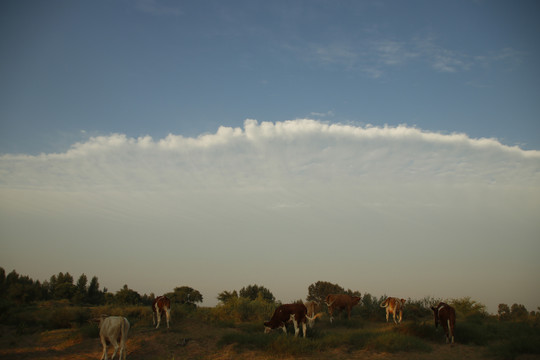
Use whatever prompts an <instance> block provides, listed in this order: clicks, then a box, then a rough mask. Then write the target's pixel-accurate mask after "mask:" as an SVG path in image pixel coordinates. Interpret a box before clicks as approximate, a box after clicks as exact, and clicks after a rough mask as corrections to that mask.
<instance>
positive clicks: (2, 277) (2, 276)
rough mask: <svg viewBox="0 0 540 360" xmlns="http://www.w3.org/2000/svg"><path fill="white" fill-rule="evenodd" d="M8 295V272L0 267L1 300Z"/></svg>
mask: <svg viewBox="0 0 540 360" xmlns="http://www.w3.org/2000/svg"><path fill="white" fill-rule="evenodd" d="M5 295H6V271H5V270H4V268H3V267H0V298H3V297H5Z"/></svg>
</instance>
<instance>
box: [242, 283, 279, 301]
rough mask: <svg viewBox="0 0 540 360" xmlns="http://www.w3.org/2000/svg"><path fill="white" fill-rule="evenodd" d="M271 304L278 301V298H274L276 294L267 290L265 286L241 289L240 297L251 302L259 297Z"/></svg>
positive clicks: (251, 286) (250, 286)
mask: <svg viewBox="0 0 540 360" xmlns="http://www.w3.org/2000/svg"><path fill="white" fill-rule="evenodd" d="M259 294H260V297H261V298H262V299H263V300H265V301H269V302H274V301H276V298H275V297H274V294H272V293H271V292H270V290H268V289H267V288H265V287H264V286H259V285H249V286H247V287H243V288H242V289H240V297H243V298H247V299H250V300H255V299H257V298H258V297H259Z"/></svg>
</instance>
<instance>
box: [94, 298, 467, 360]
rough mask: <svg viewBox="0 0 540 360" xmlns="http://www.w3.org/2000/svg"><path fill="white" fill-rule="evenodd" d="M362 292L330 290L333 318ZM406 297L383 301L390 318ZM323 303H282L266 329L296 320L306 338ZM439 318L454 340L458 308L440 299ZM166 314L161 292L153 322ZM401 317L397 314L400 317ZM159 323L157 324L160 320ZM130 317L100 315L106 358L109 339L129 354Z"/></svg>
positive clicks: (166, 304) (327, 301)
mask: <svg viewBox="0 0 540 360" xmlns="http://www.w3.org/2000/svg"><path fill="white" fill-rule="evenodd" d="M360 299H361V298H360V297H359V296H350V295H346V294H329V295H328V296H327V297H326V299H325V304H326V306H327V307H328V314H329V315H330V322H333V321H334V317H333V313H334V311H335V310H338V311H343V310H347V315H348V318H349V319H350V318H351V310H352V308H353V307H354V306H355V305H357V304H358V303H359V302H360ZM404 304H405V299H398V298H395V297H389V298H387V299H386V300H385V301H383V302H382V303H381V307H382V308H386V322H388V319H389V316H390V315H393V318H394V322H395V323H396V324H398V323H401V319H402V318H403V305H404ZM318 309H319V304H318V303H317V302H315V301H308V302H306V303H304V304H302V303H294V304H285V305H280V306H279V307H278V308H277V309H276V310H275V311H274V314H273V315H272V318H271V319H270V321H267V322H265V323H264V328H265V330H264V332H265V333H269V332H270V331H272V330H274V329H279V328H280V329H282V330H283V331H284V332H285V334H286V333H287V326H286V325H287V323H288V322H292V323H293V325H294V336H298V334H299V333H300V326H302V332H303V336H304V338H305V337H306V332H307V326H309V327H310V328H311V327H313V325H314V324H315V320H316V319H317V318H318V317H321V316H322V315H323V313H322V312H317V311H318ZM431 310H433V315H434V318H435V327H438V325H439V323H440V324H441V326H442V327H443V329H444V334H445V336H446V343H449V342H451V343H452V344H453V343H454V327H455V323H456V312H455V310H454V308H453V307H451V306H450V305H448V304H446V303H444V302H440V303H439V304H438V305H437V306H433V307H431ZM163 314H165V317H166V320H167V328H169V322H170V318H171V301H170V300H169V299H168V298H167V297H166V296H158V297H157V298H156V299H155V300H154V302H153V303H152V322H153V324H154V325H155V326H156V329H157V328H159V325H160V323H161V317H162V316H163ZM396 317H397V318H396ZM156 323H157V324H156ZM129 326H130V325H129V321H128V320H127V319H126V318H125V317H121V316H107V315H102V316H101V318H100V319H99V337H100V339H101V344H102V345H103V355H102V357H101V359H102V360H107V343H108V342H109V343H110V344H111V345H112V346H113V347H114V353H113V355H112V359H114V356H115V355H116V353H117V352H118V350H120V352H119V355H118V356H119V358H120V359H122V357H123V358H124V359H125V358H126V353H127V350H126V340H127V335H128V332H129Z"/></svg>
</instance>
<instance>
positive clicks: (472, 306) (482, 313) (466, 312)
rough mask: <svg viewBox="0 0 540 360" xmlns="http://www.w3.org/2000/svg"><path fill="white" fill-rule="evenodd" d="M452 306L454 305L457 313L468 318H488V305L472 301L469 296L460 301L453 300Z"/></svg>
mask: <svg viewBox="0 0 540 360" xmlns="http://www.w3.org/2000/svg"><path fill="white" fill-rule="evenodd" d="M450 305H452V306H453V307H454V308H455V309H456V312H458V313H459V314H461V315H462V316H464V317H466V318H467V317H480V318H483V317H486V316H487V311H486V305H484V304H482V303H479V302H478V301H475V300H472V299H471V298H470V297H469V296H466V297H463V298H459V299H452V300H451V301H450Z"/></svg>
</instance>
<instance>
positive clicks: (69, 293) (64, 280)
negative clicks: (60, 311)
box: [49, 272, 77, 299]
mask: <svg viewBox="0 0 540 360" xmlns="http://www.w3.org/2000/svg"><path fill="white" fill-rule="evenodd" d="M49 287H50V292H51V296H52V298H53V299H71V298H72V297H73V295H75V292H76V290H77V287H76V286H75V285H73V276H71V275H70V274H69V273H68V272H67V273H65V274H64V273H62V272H60V273H58V275H53V276H51V280H50V282H49Z"/></svg>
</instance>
